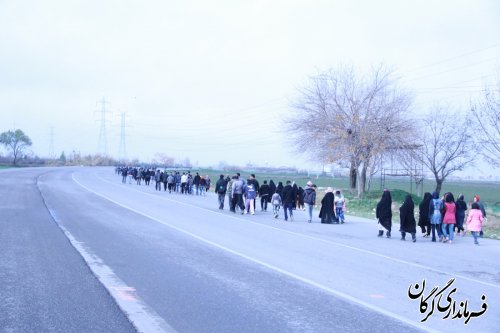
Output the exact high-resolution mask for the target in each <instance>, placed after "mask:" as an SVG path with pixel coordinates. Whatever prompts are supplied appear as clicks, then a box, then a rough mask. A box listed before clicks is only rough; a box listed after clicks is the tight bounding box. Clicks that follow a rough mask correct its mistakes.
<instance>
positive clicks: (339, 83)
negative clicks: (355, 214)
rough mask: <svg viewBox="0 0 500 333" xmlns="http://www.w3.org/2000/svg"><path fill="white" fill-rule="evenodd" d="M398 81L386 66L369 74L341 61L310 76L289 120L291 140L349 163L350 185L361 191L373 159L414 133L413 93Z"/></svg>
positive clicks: (324, 158) (324, 157)
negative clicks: (335, 67)
mask: <svg viewBox="0 0 500 333" xmlns="http://www.w3.org/2000/svg"><path fill="white" fill-rule="evenodd" d="M396 83H397V80H396V79H395V78H394V73H393V72H392V71H390V70H388V69H386V68H385V67H383V66H380V67H378V68H374V69H373V70H372V71H371V72H370V73H368V74H367V75H360V74H358V73H356V72H355V71H354V69H353V68H352V67H340V68H339V69H337V70H329V71H327V72H324V73H320V74H318V75H317V76H315V77H312V78H311V79H310V82H309V83H308V84H307V85H306V86H305V87H304V88H302V89H300V90H299V97H298V99H297V100H296V101H295V103H293V104H292V108H293V110H294V112H293V113H292V115H291V117H290V118H288V119H287V120H286V131H287V133H288V134H289V135H290V136H289V138H290V140H291V143H292V144H293V146H294V147H297V150H298V151H299V152H307V153H308V154H309V155H310V157H311V158H312V159H315V160H320V161H321V162H329V163H332V162H338V161H344V162H346V163H349V165H350V170H351V172H350V179H351V181H350V185H351V188H356V187H357V190H358V195H359V196H362V195H363V194H364V192H365V190H366V180H367V172H368V169H369V167H370V165H371V164H372V161H373V159H374V158H375V157H376V156H377V155H378V154H380V152H381V151H383V150H384V148H385V147H386V146H393V145H396V144H402V142H406V141H407V139H408V138H411V135H409V134H410V133H413V122H411V121H409V120H408V118H409V112H408V111H409V109H410V105H411V101H412V98H411V95H410V94H409V93H408V92H407V91H405V90H404V89H401V88H398V86H397V84H396Z"/></svg>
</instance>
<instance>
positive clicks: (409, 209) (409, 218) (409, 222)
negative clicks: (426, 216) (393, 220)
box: [399, 194, 417, 243]
mask: <svg viewBox="0 0 500 333" xmlns="http://www.w3.org/2000/svg"><path fill="white" fill-rule="evenodd" d="M399 221H400V224H399V225H400V228H399V231H400V232H401V240H403V241H404V240H405V237H406V233H410V234H411V239H412V241H413V243H415V242H416V241H417V236H416V233H417V230H416V224H417V222H416V221H415V204H414V203H413V199H412V198H411V195H409V194H408V195H406V197H405V201H404V202H403V204H402V205H401V207H399Z"/></svg>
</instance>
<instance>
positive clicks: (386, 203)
mask: <svg viewBox="0 0 500 333" xmlns="http://www.w3.org/2000/svg"><path fill="white" fill-rule="evenodd" d="M375 216H376V218H377V220H378V227H379V230H378V237H382V236H383V235H384V231H385V232H386V237H387V238H391V229H392V197H391V192H390V191H389V190H388V189H385V190H384V192H382V197H381V198H380V201H379V202H378V204H377V208H376V210H375Z"/></svg>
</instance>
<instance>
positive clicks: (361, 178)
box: [358, 163, 368, 198]
mask: <svg viewBox="0 0 500 333" xmlns="http://www.w3.org/2000/svg"><path fill="white" fill-rule="evenodd" d="M367 170H368V166H367V165H366V163H363V167H362V168H361V174H360V175H359V186H358V197H359V198H362V197H363V196H364V194H365V192H366V171H367Z"/></svg>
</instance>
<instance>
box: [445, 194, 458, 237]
mask: <svg viewBox="0 0 500 333" xmlns="http://www.w3.org/2000/svg"><path fill="white" fill-rule="evenodd" d="M456 210H457V209H456V206H455V198H454V197H453V194H451V193H446V196H445V199H444V216H443V226H442V229H443V235H444V237H445V239H444V241H443V242H444V243H448V244H451V243H452V242H453V235H454V233H453V227H454V225H455V224H456V223H457V221H456V217H455V216H456Z"/></svg>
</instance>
